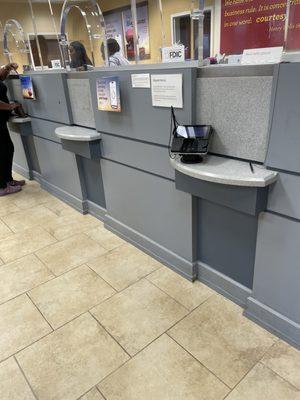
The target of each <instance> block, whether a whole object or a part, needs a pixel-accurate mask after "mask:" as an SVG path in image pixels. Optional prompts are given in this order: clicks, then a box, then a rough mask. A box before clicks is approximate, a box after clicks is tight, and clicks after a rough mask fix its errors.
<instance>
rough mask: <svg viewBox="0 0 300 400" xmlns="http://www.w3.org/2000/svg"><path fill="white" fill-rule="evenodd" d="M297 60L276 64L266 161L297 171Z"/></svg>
mask: <svg viewBox="0 0 300 400" xmlns="http://www.w3.org/2000/svg"><path fill="white" fill-rule="evenodd" d="M299 76H300V63H290V64H280V65H279V66H278V79H277V81H275V82H274V85H275V87H274V90H273V95H274V96H275V98H274V99H273V103H272V104H273V105H274V108H273V109H272V110H271V121H270V141H269V148H268V153H267V159H266V164H267V165H268V166H270V167H273V168H278V169H282V170H285V171H293V172H296V173H300V157H299V150H300V133H299V126H300V112H299V104H300V79H299Z"/></svg>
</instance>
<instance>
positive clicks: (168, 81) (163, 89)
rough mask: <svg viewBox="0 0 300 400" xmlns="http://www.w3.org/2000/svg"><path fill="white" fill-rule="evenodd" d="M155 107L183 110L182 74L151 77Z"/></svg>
mask: <svg viewBox="0 0 300 400" xmlns="http://www.w3.org/2000/svg"><path fill="white" fill-rule="evenodd" d="M151 95H152V105H153V106H154V107H171V106H173V107H176V108H183V95H182V74H170V75H151Z"/></svg>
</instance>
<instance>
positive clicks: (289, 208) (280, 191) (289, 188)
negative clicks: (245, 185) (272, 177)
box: [267, 172, 300, 220]
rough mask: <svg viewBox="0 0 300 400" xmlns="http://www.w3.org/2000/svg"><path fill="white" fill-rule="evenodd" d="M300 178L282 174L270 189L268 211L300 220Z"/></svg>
mask: <svg viewBox="0 0 300 400" xmlns="http://www.w3.org/2000/svg"><path fill="white" fill-rule="evenodd" d="M299 199H300V176H298V175H292V174H289V173H284V172H280V173H279V177H278V181H277V182H276V183H275V184H274V185H272V186H271V187H270V189H269V198H268V206H267V209H268V210H270V211H274V212H276V213H279V214H283V215H287V216H289V217H292V218H296V219H299V220H300V207H299Z"/></svg>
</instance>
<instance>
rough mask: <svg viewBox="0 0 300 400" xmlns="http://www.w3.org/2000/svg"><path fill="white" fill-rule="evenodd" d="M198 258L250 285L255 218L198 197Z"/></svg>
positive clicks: (253, 258) (254, 241)
mask: <svg viewBox="0 0 300 400" xmlns="http://www.w3.org/2000/svg"><path fill="white" fill-rule="evenodd" d="M198 207H199V212H198V226H199V235H198V258H199V261H200V262H203V263H205V264H207V265H209V266H210V267H212V268H214V269H215V270H217V271H219V272H221V273H223V274H224V275H226V276H228V277H230V278H231V279H233V280H235V281H236V282H239V283H241V284H242V285H244V286H246V287H248V288H252V281H253V270H254V260H255V246H256V234H257V218H256V217H254V216H251V215H247V214H244V213H241V212H238V211H236V210H232V209H230V208H226V207H222V206H220V205H218V204H213V203H210V202H208V201H206V200H202V199H199V200H198Z"/></svg>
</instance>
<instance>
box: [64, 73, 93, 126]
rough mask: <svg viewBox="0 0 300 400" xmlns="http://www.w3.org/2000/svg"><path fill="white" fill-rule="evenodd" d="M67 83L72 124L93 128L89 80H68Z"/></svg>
mask: <svg viewBox="0 0 300 400" xmlns="http://www.w3.org/2000/svg"><path fill="white" fill-rule="evenodd" d="M67 83H68V89H69V98H70V104H71V109H72V115H73V122H74V124H75V125H80V126H86V127H88V128H95V118H94V113H93V106H92V98H91V89H90V82H89V80H88V79H71V78H70V79H68V80H67Z"/></svg>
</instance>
